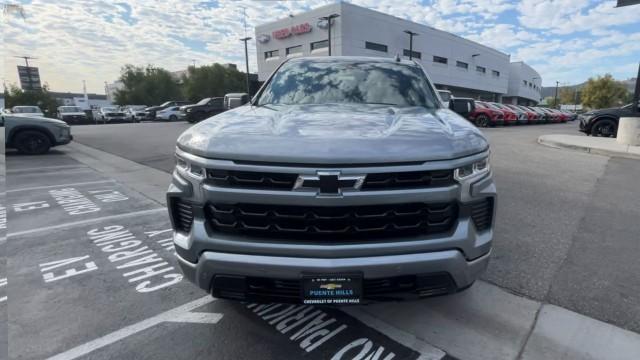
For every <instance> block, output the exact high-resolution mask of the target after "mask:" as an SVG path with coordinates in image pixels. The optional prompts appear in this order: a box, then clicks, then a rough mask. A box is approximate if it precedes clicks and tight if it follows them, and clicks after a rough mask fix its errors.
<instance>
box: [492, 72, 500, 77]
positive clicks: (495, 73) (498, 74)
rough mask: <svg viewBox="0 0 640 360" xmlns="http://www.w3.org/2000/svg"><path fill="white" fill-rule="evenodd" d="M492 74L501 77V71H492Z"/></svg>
mask: <svg viewBox="0 0 640 360" xmlns="http://www.w3.org/2000/svg"><path fill="white" fill-rule="evenodd" d="M491 74H492V75H493V76H495V77H500V71H496V70H492V71H491Z"/></svg>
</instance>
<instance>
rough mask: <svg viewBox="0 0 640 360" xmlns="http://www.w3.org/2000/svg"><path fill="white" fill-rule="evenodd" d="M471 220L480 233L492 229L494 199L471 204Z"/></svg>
mask: <svg viewBox="0 0 640 360" xmlns="http://www.w3.org/2000/svg"><path fill="white" fill-rule="evenodd" d="M471 219H472V220H473V224H474V225H475V227H476V230H478V231H483V230H486V229H488V228H489V227H491V222H492V220H493V199H491V198H486V199H484V200H482V201H478V202H476V203H473V204H471Z"/></svg>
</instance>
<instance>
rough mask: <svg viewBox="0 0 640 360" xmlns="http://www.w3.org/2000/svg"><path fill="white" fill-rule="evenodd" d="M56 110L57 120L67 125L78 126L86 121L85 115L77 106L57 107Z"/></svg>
mask: <svg viewBox="0 0 640 360" xmlns="http://www.w3.org/2000/svg"><path fill="white" fill-rule="evenodd" d="M57 110H58V119H59V120H62V121H64V122H66V123H67V124H80V123H84V122H87V120H88V117H87V114H85V112H84V111H82V109H80V108H79V107H77V106H58V109H57Z"/></svg>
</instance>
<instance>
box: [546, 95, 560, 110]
mask: <svg viewBox="0 0 640 360" xmlns="http://www.w3.org/2000/svg"><path fill="white" fill-rule="evenodd" d="M542 102H543V103H544V104H545V105H546V106H548V107H550V108H556V107H558V104H557V103H556V98H555V97H554V96H547V97H546V98H544V100H543V101H542ZM558 103H560V99H558Z"/></svg>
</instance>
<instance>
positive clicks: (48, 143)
mask: <svg viewBox="0 0 640 360" xmlns="http://www.w3.org/2000/svg"><path fill="white" fill-rule="evenodd" d="M0 119H1V121H0V123H1V124H2V126H4V127H5V129H4V143H5V147H6V148H13V149H17V150H18V151H19V152H21V153H24V154H28V155H39V154H44V153H46V152H48V151H49V149H50V148H52V147H54V146H58V145H65V144H68V143H69V142H70V141H71V140H72V139H73V136H71V127H70V126H69V125H68V124H67V123H65V122H64V121H61V120H57V119H50V118H45V117H43V116H38V115H29V114H28V113H18V114H7V113H3V114H1V115H0Z"/></svg>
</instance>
